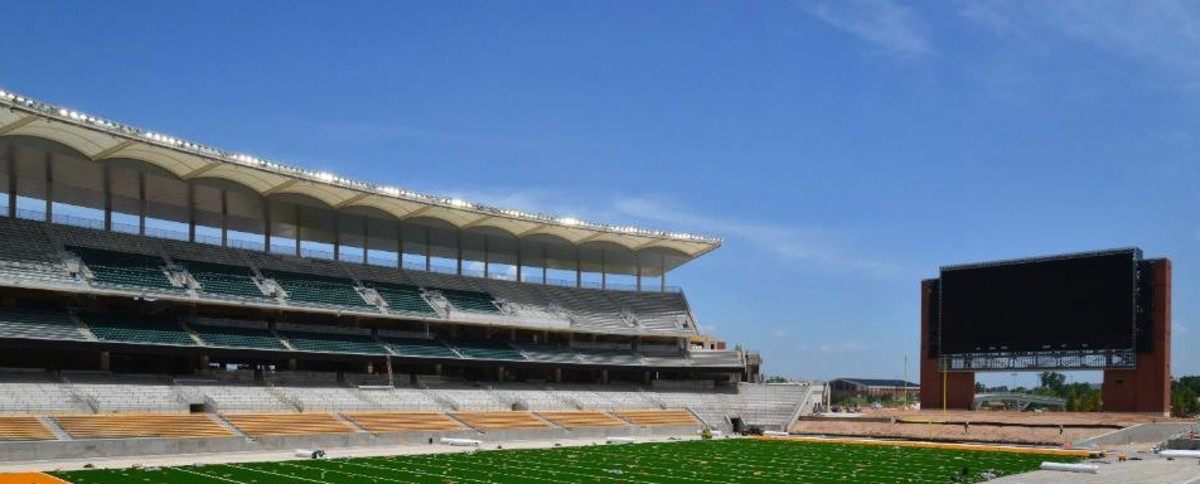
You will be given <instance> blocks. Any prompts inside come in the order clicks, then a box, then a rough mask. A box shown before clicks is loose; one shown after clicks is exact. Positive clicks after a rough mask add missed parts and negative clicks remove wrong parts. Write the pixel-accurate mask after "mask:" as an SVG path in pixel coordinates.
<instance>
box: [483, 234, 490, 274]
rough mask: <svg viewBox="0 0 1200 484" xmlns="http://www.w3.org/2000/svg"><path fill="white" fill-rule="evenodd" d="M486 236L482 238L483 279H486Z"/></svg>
mask: <svg viewBox="0 0 1200 484" xmlns="http://www.w3.org/2000/svg"><path fill="white" fill-rule="evenodd" d="M488 265H489V264H488V236H487V234H484V236H483V278H484V279H487V278H488V274H489V273H488Z"/></svg>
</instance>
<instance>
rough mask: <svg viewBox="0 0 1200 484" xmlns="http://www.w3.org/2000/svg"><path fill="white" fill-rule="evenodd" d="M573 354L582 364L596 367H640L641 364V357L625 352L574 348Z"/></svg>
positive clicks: (631, 352)
mask: <svg viewBox="0 0 1200 484" xmlns="http://www.w3.org/2000/svg"><path fill="white" fill-rule="evenodd" d="M575 353H576V354H578V355H579V358H580V359H581V360H583V362H584V363H592V364H596V365H640V364H642V363H643V360H642V355H639V354H637V353H634V352H633V351H627V350H605V349H594V348H575Z"/></svg>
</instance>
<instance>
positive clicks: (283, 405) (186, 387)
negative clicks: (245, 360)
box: [175, 378, 297, 412]
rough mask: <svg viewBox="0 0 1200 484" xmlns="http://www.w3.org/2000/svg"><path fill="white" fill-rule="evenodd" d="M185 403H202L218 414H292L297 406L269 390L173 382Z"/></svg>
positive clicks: (193, 382) (243, 386)
mask: <svg viewBox="0 0 1200 484" xmlns="http://www.w3.org/2000/svg"><path fill="white" fill-rule="evenodd" d="M175 383H176V385H177V389H178V391H179V393H180V395H181V396H182V398H183V399H184V400H185V401H189V402H203V403H205V404H207V405H209V406H210V407H211V408H212V409H213V410H215V411H218V412H294V411H296V410H297V409H296V406H295V405H294V404H291V403H288V402H286V401H284V400H283V399H281V398H280V397H279V396H278V395H277V394H276V393H273V392H271V389H270V388H267V387H263V386H257V385H252V384H244V383H231V382H218V381H215V380H192V379H180V378H176V379H175Z"/></svg>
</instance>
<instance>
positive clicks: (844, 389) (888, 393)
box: [829, 378, 921, 400]
mask: <svg viewBox="0 0 1200 484" xmlns="http://www.w3.org/2000/svg"><path fill="white" fill-rule="evenodd" d="M829 389H830V391H831V392H832V393H833V394H834V395H838V394H843V395H853V396H856V397H866V398H890V399H893V400H900V399H903V398H904V392H905V391H907V392H908V396H909V398H915V397H916V395H917V393H918V390H920V389H921V386H920V385H918V384H916V383H913V382H906V381H904V380H878V379H872V378H838V379H835V380H832V381H830V382H829Z"/></svg>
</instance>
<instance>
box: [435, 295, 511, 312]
mask: <svg viewBox="0 0 1200 484" xmlns="http://www.w3.org/2000/svg"><path fill="white" fill-rule="evenodd" d="M438 291H439V292H441V293H442V296H443V297H445V298H446V300H447V301H450V305H451V306H454V308H455V309H458V310H461V311H471V312H476V313H489V314H500V308H498V307H496V304H495V302H494V300H493V299H492V296H491V294H488V293H486V292H474V291H461V290H458V289H438Z"/></svg>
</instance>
